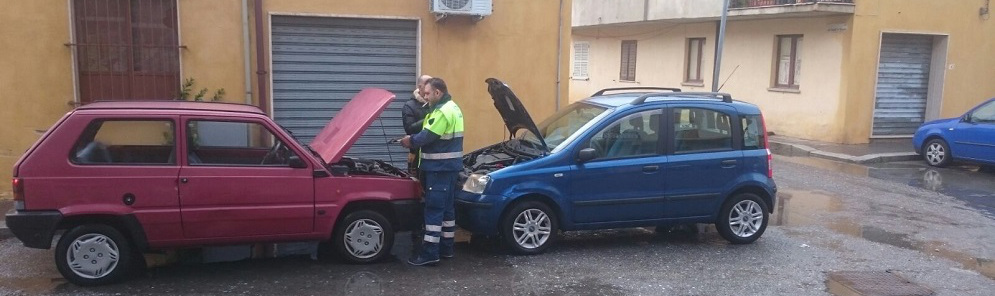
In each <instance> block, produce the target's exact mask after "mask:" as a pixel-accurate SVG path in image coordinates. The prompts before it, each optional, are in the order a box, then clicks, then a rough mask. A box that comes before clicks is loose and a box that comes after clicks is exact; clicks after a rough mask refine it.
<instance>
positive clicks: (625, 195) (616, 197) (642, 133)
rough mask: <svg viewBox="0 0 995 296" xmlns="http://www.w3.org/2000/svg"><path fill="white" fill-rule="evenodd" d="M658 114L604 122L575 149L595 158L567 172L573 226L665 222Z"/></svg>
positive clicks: (655, 111) (664, 158)
mask: <svg viewBox="0 0 995 296" xmlns="http://www.w3.org/2000/svg"><path fill="white" fill-rule="evenodd" d="M662 114H663V112H662V110H661V109H659V108H657V109H650V110H642V111H638V112H634V113H630V114H628V115H626V116H622V117H615V118H614V120H608V122H611V123H609V124H608V125H603V126H601V129H600V130H597V131H596V132H594V133H593V135H591V136H589V137H587V138H586V139H585V140H583V141H581V142H580V143H579V144H580V145H578V146H579V147H578V148H576V149H575V150H580V149H582V148H593V149H594V150H595V151H596V152H597V155H598V156H597V157H596V158H595V159H593V160H590V161H587V162H584V163H579V164H576V165H575V167H573V168H572V170H571V174H572V176H571V178H570V181H569V183H570V187H569V194H570V200H569V201H570V202H571V204H572V207H573V209H574V210H573V217H572V219H573V221H574V223H579V224H585V223H610V222H625V221H643V220H653V219H660V218H661V217H663V211H664V202H665V197H664V195H663V191H664V185H665V183H664V179H663V165H664V164H666V163H667V156H665V155H662V154H661V149H660V148H661V145H660V142H661V136H660V135H661V133H660V117H661V115H662Z"/></svg>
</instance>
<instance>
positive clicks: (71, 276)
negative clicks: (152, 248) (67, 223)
mask: <svg viewBox="0 0 995 296" xmlns="http://www.w3.org/2000/svg"><path fill="white" fill-rule="evenodd" d="M134 255H135V253H133V252H132V249H131V244H130V243H129V242H128V240H127V239H125V238H124V235H122V234H121V232H120V231H118V230H117V229H114V227H110V226H107V225H103V224H87V225H82V226H77V227H75V228H73V229H71V230H69V231H68V232H66V233H65V234H63V235H62V237H61V238H60V239H59V243H58V245H56V247H55V266H56V267H57V268H58V269H59V273H61V274H62V276H63V277H65V278H66V280H68V281H69V282H70V283H73V284H77V285H80V286H96V285H104V284H110V283H115V282H118V281H120V280H121V279H123V277H124V275H126V274H128V270H129V269H130V268H131V266H132V265H131V264H132V260H133V259H134V258H133V257H134Z"/></svg>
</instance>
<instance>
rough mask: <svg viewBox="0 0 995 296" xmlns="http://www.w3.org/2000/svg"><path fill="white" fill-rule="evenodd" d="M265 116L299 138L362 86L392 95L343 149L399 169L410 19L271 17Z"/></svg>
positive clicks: (408, 83) (412, 57)
mask: <svg viewBox="0 0 995 296" xmlns="http://www.w3.org/2000/svg"><path fill="white" fill-rule="evenodd" d="M272 28H273V34H272V42H273V48H272V50H273V70H272V72H273V117H274V118H275V120H276V122H277V123H279V124H280V125H283V126H284V127H286V128H287V129H288V130H290V131H291V132H293V133H294V135H295V136H296V137H297V138H299V139H301V140H302V141H303V142H304V143H309V142H310V141H311V139H313V138H314V137H315V135H317V134H318V132H319V131H321V129H322V128H323V127H324V126H325V124H327V123H328V121H329V120H330V119H331V118H332V117H333V116H335V115H336V114H338V112H339V111H340V110H341V109H342V107H343V106H345V104H346V103H347V102H348V101H349V99H351V98H352V96H353V95H355V94H356V93H358V92H359V91H360V90H361V89H363V88H365V87H379V88H384V89H387V90H389V91H391V92H393V93H394V94H395V95H396V96H397V97H396V98H395V100H394V102H393V103H391V104H390V105H389V106H388V107H387V109H386V110H384V112H383V114H382V115H381V116H380V118H379V119H378V120H375V121H373V123H372V125H371V126H370V127H369V128H368V129H367V130H366V132H365V133H364V134H363V136H362V137H361V138H360V139H359V140H358V141H357V142H356V144H355V145H353V147H352V148H351V149H349V151H348V152H347V153H346V156H350V157H355V158H372V159H382V160H385V161H389V162H390V163H391V164H393V165H395V166H397V167H400V168H405V167H407V165H406V160H407V149H404V148H403V147H401V146H399V145H396V144H395V145H386V144H385V143H386V142H387V140H389V139H393V138H399V137H401V136H404V129H403V128H402V125H401V106H402V105H403V104H404V101H405V100H407V99H408V98H410V97H411V90H413V89H414V81H415V75H416V73H415V72H416V71H417V69H416V68H417V62H418V61H417V59H418V22H417V21H414V20H386V19H357V18H333V17H302V16H273V26H272Z"/></svg>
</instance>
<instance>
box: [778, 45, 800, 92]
mask: <svg viewBox="0 0 995 296" xmlns="http://www.w3.org/2000/svg"><path fill="white" fill-rule="evenodd" d="M801 49H802V35H780V36H777V61H776V62H777V65H776V67H775V71H776V73H775V75H776V77H775V78H776V79H775V80H774V87H777V88H795V89H797V88H798V81H799V80H801V74H802V72H801V68H802V58H801Z"/></svg>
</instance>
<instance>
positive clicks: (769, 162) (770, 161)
mask: <svg viewBox="0 0 995 296" xmlns="http://www.w3.org/2000/svg"><path fill="white" fill-rule="evenodd" d="M760 127H761V128H762V129H761V130H762V132H763V138H764V148H766V149H767V178H774V164H773V162H774V155H773V154H771V153H770V141H769V140H768V139H767V138H768V137H770V136H768V135H767V121H765V120H764V115H763V114H760Z"/></svg>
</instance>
